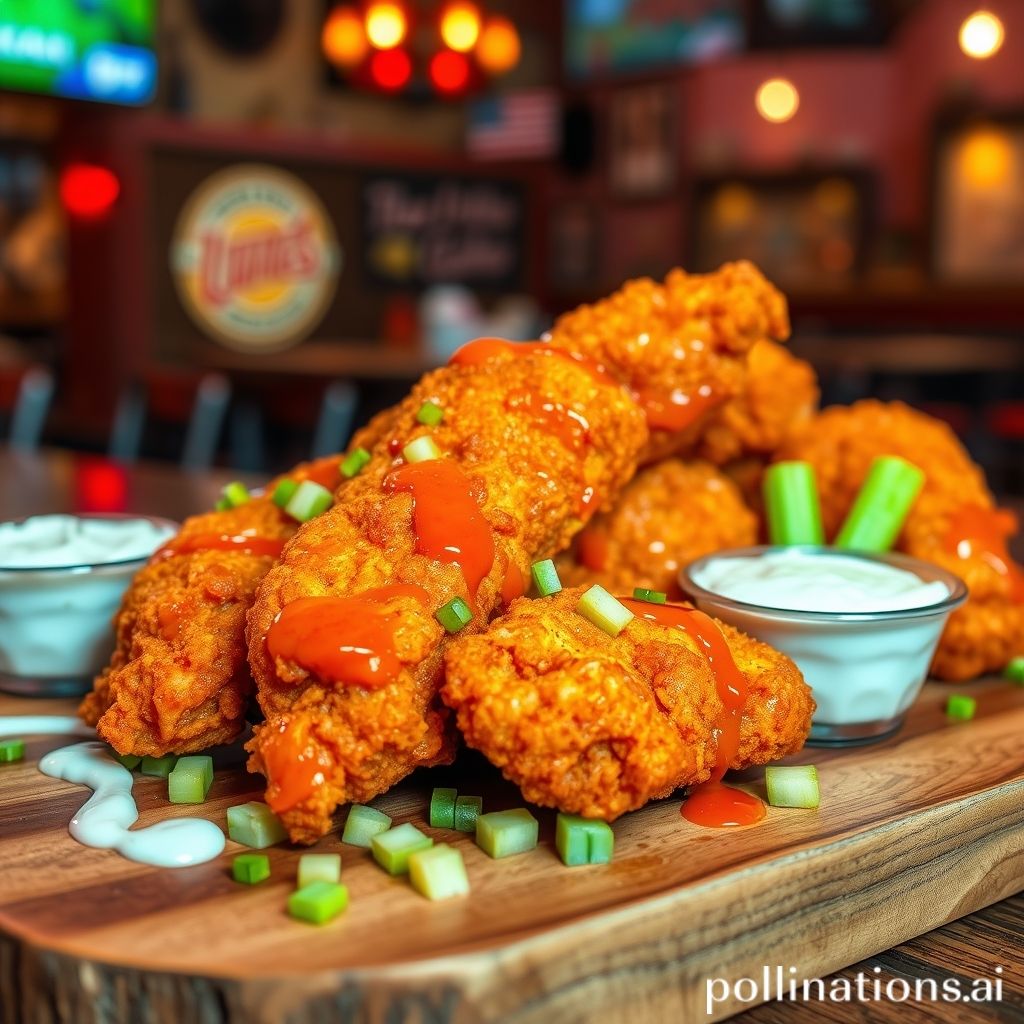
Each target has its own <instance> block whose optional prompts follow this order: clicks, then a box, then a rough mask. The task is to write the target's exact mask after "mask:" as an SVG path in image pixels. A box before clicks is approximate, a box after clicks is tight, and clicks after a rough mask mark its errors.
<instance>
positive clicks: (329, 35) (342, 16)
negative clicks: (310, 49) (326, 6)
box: [320, 7, 369, 68]
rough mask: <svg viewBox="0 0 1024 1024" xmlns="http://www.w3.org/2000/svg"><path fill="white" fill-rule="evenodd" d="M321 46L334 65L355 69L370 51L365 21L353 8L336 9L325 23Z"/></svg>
mask: <svg viewBox="0 0 1024 1024" xmlns="http://www.w3.org/2000/svg"><path fill="white" fill-rule="evenodd" d="M320 45H321V46H322V47H323V51H324V56H325V57H326V58H327V59H328V60H329V61H330V62H331V63H332V64H336V65H337V66H338V67H342V68H353V67H355V66H356V65H357V64H359V63H360V62H361V61H362V60H363V58H364V57H365V56H366V51H367V50H368V49H369V44H368V43H367V41H366V32H365V31H364V30H363V19H362V18H361V17H360V16H359V14H358V13H357V12H356V11H355V10H353V9H352V8H351V7H335V8H334V10H333V11H331V13H330V14H329V15H328V16H327V20H326V21H325V22H324V30H323V32H322V33H321V35H320Z"/></svg>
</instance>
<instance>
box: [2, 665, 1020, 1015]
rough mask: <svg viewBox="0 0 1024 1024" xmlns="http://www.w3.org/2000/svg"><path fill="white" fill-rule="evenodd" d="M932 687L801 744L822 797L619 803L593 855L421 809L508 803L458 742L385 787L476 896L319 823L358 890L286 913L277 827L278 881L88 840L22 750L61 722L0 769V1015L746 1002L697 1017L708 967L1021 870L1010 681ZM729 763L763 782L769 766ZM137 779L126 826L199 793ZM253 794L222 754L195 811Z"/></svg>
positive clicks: (714, 969) (813, 948) (878, 924)
mask: <svg viewBox="0 0 1024 1024" xmlns="http://www.w3.org/2000/svg"><path fill="white" fill-rule="evenodd" d="M949 692H950V690H949V688H948V687H942V686H938V685H929V686H928V687H926V689H925V693H924V695H923V696H922V698H921V700H920V701H919V703H918V704H917V705H916V706H915V707H914V709H913V710H912V713H911V716H910V719H909V720H908V723H907V725H906V726H905V728H904V729H903V731H902V732H901V733H900V734H898V735H897V736H895V737H893V738H892V739H890V740H888V741H886V742H885V743H883V744H878V745H875V746H867V747H860V748H854V749H849V750H845V751H824V750H808V751H805V752H804V754H803V755H801V756H800V757H798V758H795V759H793V760H795V761H802V762H811V761H813V762H815V763H817V764H818V765H819V769H820V774H821V784H822V791H823V803H822V806H821V808H820V809H819V810H818V811H800V810H782V809H770V810H769V814H768V817H767V820H766V821H765V822H764V823H763V824H762V825H759V826H755V827H753V828H749V829H744V830H724V831H717V830H704V829H699V828H697V827H696V826H693V825H691V824H689V823H687V822H686V821H685V820H684V819H682V818H681V816H680V814H679V808H680V803H681V801H680V800H679V799H669V800H665V801H661V802H659V803H656V804H653V805H651V806H649V807H647V808H645V809H644V810H642V811H640V812H637V813H634V814H631V815H628V816H627V817H625V818H624V819H622V820H621V821H620V822H617V823H616V825H615V833H616V843H617V849H616V856H615V860H614V863H613V864H611V865H609V866H601V867H589V868H575V869H567V868H565V867H563V866H562V865H561V863H560V862H559V861H558V859H557V857H556V855H555V852H554V849H553V822H554V815H553V814H552V813H550V812H547V811H541V812H539V816H540V818H541V844H540V847H539V849H537V850H535V851H533V852H531V853H529V854H526V855H523V856H519V857H515V858H511V859H508V860H504V861H491V860H490V859H488V858H487V857H486V856H485V855H484V854H483V853H482V852H481V851H480V850H478V849H477V848H476V847H475V846H474V844H473V843H472V840H471V838H470V837H468V836H463V835H460V834H458V833H452V832H445V831H443V830H431V829H428V828H426V826H425V825H424V824H423V823H424V821H425V818H426V813H427V803H428V800H429V794H430V789H431V787H432V786H434V785H445V784H451V785H456V786H458V788H459V789H460V791H462V792H467V793H480V794H482V795H483V796H484V799H485V809H491V810H494V809H499V808H502V807H508V806H514V805H516V804H518V803H520V802H521V801H520V798H519V796H518V794H517V792H516V791H515V790H514V789H513V788H512V787H511V786H508V785H507V784H505V783H504V782H502V780H501V779H500V778H498V777H497V776H496V773H495V772H494V771H493V769H491V768H490V767H489V766H487V765H486V764H485V763H483V762H482V761H481V760H479V759H477V758H475V757H474V756H472V755H466V756H463V757H461V758H460V761H459V763H458V764H457V765H456V766H454V767H453V768H450V769H441V770H434V771H432V772H430V773H421V774H418V775H416V776H413V777H412V778H411V779H410V780H408V781H407V782H406V783H404V784H403V785H401V786H400V787H398V788H397V789H396V790H394V791H392V792H391V793H389V794H387V796H385V797H383V798H382V799H381V800H380V801H378V805H379V806H380V807H382V808H383V809H385V810H386V811H387V812H388V813H389V814H392V815H393V816H394V817H395V820H396V822H400V821H406V820H411V821H414V822H416V823H417V824H419V825H420V826H421V827H424V828H425V830H426V831H428V832H429V833H430V834H432V835H433V836H434V837H435V838H436V839H438V840H440V841H445V842H452V843H454V844H455V845H457V846H458V847H459V848H460V849H462V851H463V853H464V855H465V858H466V863H467V868H468V872H469V876H470V880H471V883H472V887H473V892H472V894H471V896H470V897H468V898H466V899H460V900H455V901H450V902H447V903H438V904H432V903H429V902H428V901H426V900H424V899H423V898H421V897H420V896H418V895H417V894H416V893H415V892H414V891H413V890H412V889H411V888H410V887H409V885H408V883H407V882H406V881H405V880H403V879H392V878H389V877H388V876H387V875H385V874H384V873H383V872H382V871H380V870H379V869H378V868H377V867H376V866H375V865H374V864H373V862H372V860H371V859H370V857H369V854H368V852H366V851H363V850H358V849H355V848H353V847H349V846H342V845H341V844H340V843H339V840H338V836H337V834H332V835H330V836H328V837H326V838H325V839H323V840H321V842H320V843H319V844H318V846H317V847H316V848H315V849H317V850H320V851H325V850H340V852H341V854H342V860H343V865H344V867H343V875H344V880H345V882H346V883H347V884H348V886H349V888H350V890H351V893H352V903H351V906H350V908H349V910H348V911H347V912H346V913H345V915H344V916H343V917H342V918H340V919H338V920H337V921H335V922H333V923H332V924H330V925H328V926H326V927H324V928H315V927H311V926H308V925H305V924H302V923H299V922H297V921H293V920H291V919H290V918H288V916H287V914H286V913H285V900H286V898H287V895H288V893H289V892H290V891H291V889H292V888H293V880H294V874H295V865H296V862H297V860H298V856H299V854H300V852H301V851H300V850H299V849H297V848H293V847H289V846H281V847H277V848H275V849H273V850H271V851H270V856H271V861H272V868H273V876H272V878H271V880H270V881H268V882H266V883H263V884H261V885H260V886H257V887H254V888H250V887H246V886H241V885H237V884H236V883H234V882H233V881H232V880H231V878H230V874H229V865H230V860H231V856H232V855H233V854H234V853H237V852H239V851H240V850H241V849H242V848H241V847H238V846H237V845H236V844H234V843H231V842H229V843H228V847H227V850H226V851H225V854H224V855H223V856H222V857H221V858H220V859H219V860H218V861H215V862H213V863H211V864H208V865H203V866H200V867H196V868H188V869H179V870H174V871H171V870H158V869H152V868H147V867H144V866H142V865H138V864H133V863H131V862H129V861H126V860H124V859H123V858H121V857H120V856H118V855H117V854H115V853H111V852H106V851H99V850H90V849H86V848H84V847H81V846H79V845H78V844H77V843H75V842H74V840H72V839H71V838H70V836H69V835H68V834H67V823H68V821H69V820H70V818H71V816H72V814H73V813H74V811H75V810H76V809H77V808H78V807H79V806H80V805H81V804H82V803H83V802H84V799H85V797H86V792H85V791H84V790H83V789H81V788H80V787H75V786H72V785H69V784H66V783H63V782H59V781H56V780H53V779H49V778H47V777H45V776H43V775H41V774H40V773H39V772H38V771H37V770H36V767H35V762H36V761H37V760H38V758H39V757H40V756H41V755H42V754H43V753H45V752H46V751H47V750H49V749H53V748H54V747H57V746H60V745H63V744H64V743H66V742H68V741H67V739H66V738H64V739H58V738H35V739H33V740H31V742H30V743H29V745H28V757H27V759H26V761H25V762H24V763H23V764H19V765H4V766H0V855H2V860H0V864H2V870H0V933H2V936H3V938H2V939H0V993H2V994H0V1010H2V1018H0V1019H2V1020H3V1021H5V1022H7V1021H10V1022H15V1021H17V1022H22V1021H26V1022H31V1024H36V1022H49V1021H58V1020H61V1021H75V1022H79V1021H81V1022H83V1024H99V1022H108V1021H121V1020H130V1021H132V1022H135V1021H139V1022H149V1021H154V1022H156V1021H160V1022H163V1021H193V1020H194V1021H202V1022H206V1021H211V1022H214V1021H216V1022H221V1021H231V1022H236V1021H238V1022H241V1021H246V1022H261V1024H262V1022H267V1024H269V1022H275V1024H276V1022H279V1021H284V1022H295V1024H298V1022H300V1021H301V1022H305V1021H321V1020H324V1021H327V1020H331V1021H334V1020H340V1021H349V1020H351V1021H353V1022H364V1021H366V1022H370V1021H387V1022H392V1021H395V1022H400V1021H406V1020H408V1021H421V1020H422V1021H446V1022H447V1021H452V1022H463V1021H466V1022H469V1021H510V1022H517V1024H520V1022H521V1024H534V1022H538V1024H539V1022H544V1024H549V1022H560V1021H576V1020H586V1019H592V1018H595V1017H596V1016H600V1019H601V1020H602V1021H609V1022H614V1021H630V1022H633V1021H639V1020H642V1021H653V1022H657V1021H673V1022H679V1021H690V1020H709V1019H719V1018H721V1017H725V1016H728V1015H729V1014H732V1013H736V1012H737V1011H739V1010H742V1009H746V1008H747V1006H744V1004H742V1003H740V1002H737V1001H726V1002H722V1003H720V1004H719V1005H717V1006H716V1008H715V1012H714V1014H713V1015H711V1016H708V1015H707V1014H706V1013H705V996H706V982H707V979H708V978H712V977H721V978H726V979H736V978H739V977H749V976H753V975H756V974H759V973H760V971H761V970H762V968H763V966H764V965H766V964H769V965H774V964H782V965H787V966H788V965H792V966H794V967H796V968H797V970H798V971H799V976H801V977H816V976H821V975H823V974H827V973H828V972H831V971H835V970H837V969H839V968H843V967H847V966H848V965H851V964H855V963H857V962H858V961H860V960H863V959H864V958H865V957H869V956H871V955H873V954H876V953H878V952H879V951H881V950H885V949H887V948H888V947H890V946H893V945H895V944H897V943H900V942H903V941H905V940H907V939H910V938H912V937H913V936H916V935H919V934H921V933H923V932H926V931H928V930H930V929H932V928H935V927H936V926H938V925H940V924H943V923H945V922H948V921H952V920H954V919H956V918H959V917H962V916H963V915H965V914H968V913H970V912H972V911H974V910H977V909H978V908H980V907H984V906H987V905H989V904H991V903H994V902H996V901H998V900H1000V899H1003V898H1004V897H1006V896H1008V895H1010V894H1012V893H1014V892H1017V891H1019V890H1021V889H1022V888H1024V742H1022V739H1021V737H1022V735H1024V690H1021V689H1019V688H1014V687H1011V686H1009V685H1008V684H1005V683H1002V682H998V681H991V682H986V683H979V684H974V685H973V686H971V687H970V692H972V693H973V694H974V695H975V696H977V697H978V703H979V713H978V716H977V718H976V719H975V720H974V721H972V722H969V723H962V724H951V723H949V722H947V721H946V719H945V716H944V714H943V705H944V702H945V699H946V697H947V696H948V694H949ZM26 707H30V709H31V710H32V711H34V712H36V713H42V712H44V710H45V711H52V710H60V711H65V710H66V705H60V704H58V703H57V702H53V704H52V705H51V706H50V707H47V708H45V709H44V707H43V705H42V704H40V702H32V703H31V704H29V703H28V702H21V701H17V700H15V699H13V698H5V699H0V714H15V713H26ZM744 781H746V782H747V783H749V784H751V785H752V786H754V787H755V788H760V787H761V773H760V771H752V772H749V773H746V775H745V777H744ZM135 793H136V799H137V802H138V804H139V808H140V812H141V818H140V823H141V824H143V825H145V824H149V823H152V822H154V821H158V820H162V819H163V818H166V817H168V816H170V815H176V814H187V813H195V812H196V809H195V808H182V807H172V806H170V805H169V804H167V802H166V783H163V782H161V781H160V780H153V779H145V778H141V777H140V778H139V781H138V782H137V783H136V786H135ZM258 793H259V788H258V785H257V784H256V780H255V779H253V778H251V777H249V776H247V775H246V773H245V772H244V770H243V769H242V767H241V766H240V764H239V762H238V759H237V755H235V757H234V763H232V755H231V753H230V752H228V754H227V755H226V757H224V758H221V766H220V767H219V769H218V772H217V779H216V781H215V783H214V787H213V789H212V791H211V794H210V798H209V800H208V802H207V803H206V804H205V805H203V807H202V808H201V812H202V813H203V814H204V815H205V816H207V817H209V818H210V819H211V820H213V821H215V822H217V823H218V824H219V825H221V826H222V827H224V826H225V811H226V808H227V807H229V806H231V805H232V804H235V803H239V802H242V801H244V800H247V799H250V798H252V797H254V796H258ZM748 1005H749V1004H748ZM769 1009H770V1008H769V1007H765V1010H766V1011H767V1010H769ZM762 1019H764V1020H769V1019H774V1018H770V1017H765V1018H762ZM836 1019H840V1018H836ZM847 1019H853V1018H847ZM863 1019H869V1018H867V1017H865V1018H863Z"/></svg>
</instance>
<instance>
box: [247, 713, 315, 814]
mask: <svg viewBox="0 0 1024 1024" xmlns="http://www.w3.org/2000/svg"><path fill="white" fill-rule="evenodd" d="M297 733H298V730H297V729H296V727H295V726H294V725H284V724H282V725H280V726H272V725H270V724H269V723H268V724H267V725H266V726H265V727H264V730H263V733H262V735H261V737H260V755H261V756H262V758H263V766H264V768H265V769H266V776H267V794H266V800H267V806H268V807H269V808H270V809H271V810H272V811H273V812H274V813H275V814H282V813H284V812H285V811H288V810H290V809H291V808H292V807H294V806H295V805H296V804H300V803H302V801H303V800H305V799H307V797H309V795H310V794H311V793H312V792H313V790H315V789H316V788H317V786H322V785H323V783H324V779H325V775H324V771H325V769H327V768H330V762H329V761H328V760H327V757H326V755H324V754H317V751H316V748H315V747H314V746H313V744H312V743H308V742H306V741H305V740H304V739H303V738H302V737H301V736H299V735H298V734H297Z"/></svg>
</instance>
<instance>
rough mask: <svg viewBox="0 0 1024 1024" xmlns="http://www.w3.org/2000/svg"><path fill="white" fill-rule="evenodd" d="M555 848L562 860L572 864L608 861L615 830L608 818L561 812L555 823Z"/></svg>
mask: <svg viewBox="0 0 1024 1024" xmlns="http://www.w3.org/2000/svg"><path fill="white" fill-rule="evenodd" d="M555 849H556V850H557V851H558V856H559V857H561V858H562V863H563V864H565V865H566V866H567V867H570V868H574V867H577V866H578V865H580V864H608V863H610V861H611V859H612V851H613V850H614V849H615V833H614V832H612V828H611V825H609V824H608V822H606V821H599V820H598V819H597V818H581V817H579V816H578V815H576V814H559V815H558V819H557V822H556V824H555Z"/></svg>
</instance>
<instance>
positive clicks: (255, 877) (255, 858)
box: [231, 853, 270, 885]
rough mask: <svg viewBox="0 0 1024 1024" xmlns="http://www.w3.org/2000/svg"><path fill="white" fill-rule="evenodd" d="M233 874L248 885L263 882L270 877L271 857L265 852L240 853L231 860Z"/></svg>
mask: <svg viewBox="0 0 1024 1024" xmlns="http://www.w3.org/2000/svg"><path fill="white" fill-rule="evenodd" d="M231 874H232V876H233V877H234V879H235V881H236V882H244V883H245V884H246V885H255V884H256V883H257V882H263V881H265V880H266V879H268V878H269V877H270V858H269V857H268V856H267V855H266V854H265V853H240V854H238V856H236V857H235V859H234V860H233V861H232V862H231Z"/></svg>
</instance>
